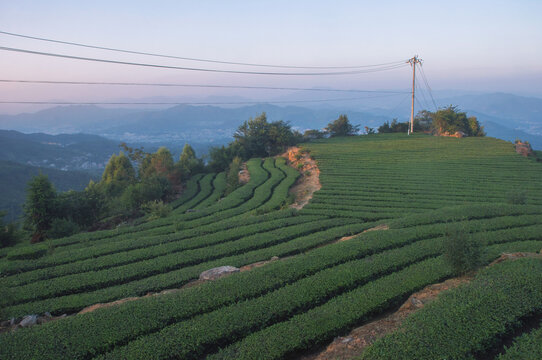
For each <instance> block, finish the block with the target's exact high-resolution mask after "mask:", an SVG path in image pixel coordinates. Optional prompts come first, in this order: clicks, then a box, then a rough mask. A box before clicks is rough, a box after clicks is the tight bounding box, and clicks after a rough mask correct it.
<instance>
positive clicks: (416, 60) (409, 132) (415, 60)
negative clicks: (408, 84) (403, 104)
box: [408, 55, 422, 135]
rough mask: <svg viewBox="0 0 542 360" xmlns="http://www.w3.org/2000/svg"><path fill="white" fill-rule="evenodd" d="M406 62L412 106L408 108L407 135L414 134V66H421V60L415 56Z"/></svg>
mask: <svg viewBox="0 0 542 360" xmlns="http://www.w3.org/2000/svg"><path fill="white" fill-rule="evenodd" d="M408 62H409V63H410V65H411V66H412V105H411V107H410V126H409V129H408V134H409V135H410V134H412V133H413V132H414V96H415V94H414V91H415V89H416V64H421V63H422V60H421V59H418V55H415V56H414V57H413V58H412V59H408Z"/></svg>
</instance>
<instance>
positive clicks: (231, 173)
mask: <svg viewBox="0 0 542 360" xmlns="http://www.w3.org/2000/svg"><path fill="white" fill-rule="evenodd" d="M239 169H241V158H240V157H238V156H236V157H234V158H233V160H232V162H231V164H230V165H229V167H228V175H227V176H226V190H225V192H224V195H229V194H231V193H232V192H233V191H234V190H235V189H237V188H238V187H239Z"/></svg>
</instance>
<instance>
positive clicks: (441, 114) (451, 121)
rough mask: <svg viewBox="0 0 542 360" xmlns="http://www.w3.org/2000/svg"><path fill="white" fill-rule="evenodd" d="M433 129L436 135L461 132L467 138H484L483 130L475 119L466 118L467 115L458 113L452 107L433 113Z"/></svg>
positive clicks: (472, 117) (457, 110)
mask: <svg viewBox="0 0 542 360" xmlns="http://www.w3.org/2000/svg"><path fill="white" fill-rule="evenodd" d="M433 129H435V131H436V133H437V134H444V133H449V134H455V133H456V132H458V131H461V132H463V133H464V134H465V135H468V136H485V133H484V129H483V127H482V126H480V124H479V123H478V120H477V119H476V117H474V116H471V117H468V118H467V113H465V112H461V111H459V109H458V108H457V106H453V105H450V106H448V107H446V108H443V109H439V110H438V111H437V112H436V113H434V115H433Z"/></svg>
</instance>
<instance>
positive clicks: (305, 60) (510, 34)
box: [0, 0, 542, 112]
mask: <svg viewBox="0 0 542 360" xmlns="http://www.w3.org/2000/svg"><path fill="white" fill-rule="evenodd" d="M541 14H542V1H540V0H516V1H498V0H492V1H478V0H475V1H473V0H470V1H461V0H455V1H436V0H435V1H385V0H382V1H363V0H357V1H338V0H336V1H315V0H311V1H293V0H288V1H282V0H273V1H261V0H259V1H223V0H222V1H219V0H216V1H213V0H203V1H193V0H192V1H179V0H177V1H155V2H151V1H134V0H131V1H55V0H48V1H37V0H36V1H25V0H17V1H7V0H0V30H1V31H8V32H13V33H20V34H25V35H31V36H39V37H45V38H52V39H59V40H64V41H72V42H80V43H87V44H93V45H99V46H105V47H115V48H123V49H130V50H136V51H144V52H156V53H163V54H171V55H177V56H185V57H198V58H209V59H217V60H227V61H239V62H252V63H266V64H286V65H300V66H327V65H331V66H343V65H345V66H346V65H365V64H375V63H385V62H391V61H398V60H403V59H408V58H409V57H412V56H413V55H414V54H419V55H420V57H421V58H422V59H423V60H424V69H425V72H426V74H427V76H428V78H429V81H430V84H431V86H432V87H433V89H436V90H439V89H461V90H473V91H488V92H511V93H517V94H524V95H534V96H540V97H542V21H540V16H541ZM0 46H5V47H16V48H23V49H31V50H37V51H48V52H57V53H64V54H74V55H79V56H89V57H99V58H105V59H117V60H124V61H137V62H147V63H157V64H168V65H176V66H194V67H196V66H197V67H205V68H222V69H233V68H235V69H241V68H239V67H233V66H225V65H222V66H219V65H214V64H205V63H195V62H188V61H180V60H167V59H159V58H151V57H144V56H138V55H127V54H118V53H111V52H107V51H99V50H92V49H83V48H77V47H72V46H66V45H57V44H51V43H46V42H40V41H35V40H27V39H20V38H15V37H10V36H7V35H1V34H0ZM0 52H1V54H0V79H29V80H75V81H77V80H82V81H147V82H156V81H160V82H184V83H200V84H243V85H265V86H267V85H269V86H277V85H278V86H298V87H313V86H323V87H334V88H363V89H408V87H409V86H410V77H411V71H410V69H409V68H408V67H404V68H402V69H398V70H393V71H389V72H380V73H375V74H370V75H367V74H358V75H348V76H336V77H335V76H334V77H331V76H323V77H302V78H301V77H283V76H281V77H271V76H256V75H232V74H212V73H201V72H189V71H179V70H167V69H149V68H140V67H131V66H123V65H114V64H96V63H87V62H80V61H75V60H67V59H56V58H47V57H42V56H37V55H28V54H17V53H10V52H7V51H2V50H0ZM243 69H244V70H255V69H254V68H247V67H244V68H243ZM269 71H272V69H269ZM188 94H192V95H194V96H204V95H209V94H211V95H229V94H238V95H241V96H253V97H260V98H265V96H271V95H273V96H277V95H278V94H277V93H273V94H271V93H262V92H257V91H251V92H246V91H245V92H239V91H231V90H228V91H225V90H197V91H194V90H190V91H188V90H182V89H174V90H171V89H170V90H167V89H160V88H110V87H83V86H77V87H73V86H72V87H70V86H66V85H64V86H48V85H10V84H4V83H0V100H3V101H10V100H13V101H16V100H51V99H55V100H68V101H109V100H112V99H121V98H143V97H149V96H178V95H179V96H180V95H188ZM10 109H11V108H10V107H8V106H6V105H0V112H6V111H9V110H10Z"/></svg>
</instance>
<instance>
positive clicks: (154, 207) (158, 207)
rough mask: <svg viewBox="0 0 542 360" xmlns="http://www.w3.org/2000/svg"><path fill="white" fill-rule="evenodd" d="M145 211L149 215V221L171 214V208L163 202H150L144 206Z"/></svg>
mask: <svg viewBox="0 0 542 360" xmlns="http://www.w3.org/2000/svg"><path fill="white" fill-rule="evenodd" d="M142 208H143V211H145V213H147V214H149V218H148V220H155V219H159V218H163V217H166V216H168V215H169V213H171V207H170V206H169V205H167V204H164V202H163V201H162V200H154V201H149V202H147V203H146V204H144V205H143V206H142Z"/></svg>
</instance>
